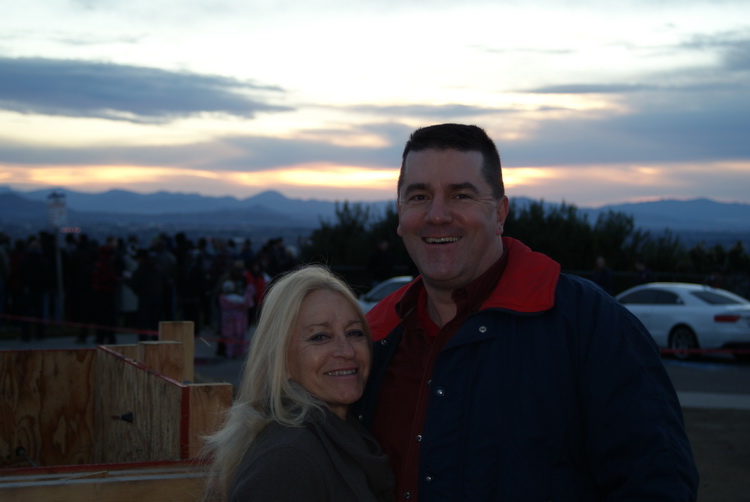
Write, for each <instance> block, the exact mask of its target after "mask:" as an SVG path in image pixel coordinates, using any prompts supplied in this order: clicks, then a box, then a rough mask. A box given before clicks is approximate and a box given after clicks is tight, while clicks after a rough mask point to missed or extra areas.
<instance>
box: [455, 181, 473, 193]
mask: <svg viewBox="0 0 750 502" xmlns="http://www.w3.org/2000/svg"><path fill="white" fill-rule="evenodd" d="M449 187H450V189H451V190H453V191H454V192H458V191H461V190H471V191H472V192H474V193H479V188H478V187H477V186H476V185H475V184H474V183H469V182H468V181H467V182H465V183H454V184H452V185H449Z"/></svg>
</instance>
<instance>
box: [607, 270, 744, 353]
mask: <svg viewBox="0 0 750 502" xmlns="http://www.w3.org/2000/svg"><path fill="white" fill-rule="evenodd" d="M616 298H617V299H618V300H619V301H620V303H622V304H623V305H625V307H626V308H627V309H628V310H630V311H631V312H632V313H633V314H635V316H636V317H637V318H638V319H640V321H641V322H642V323H643V325H644V326H646V329H648V331H649V333H651V336H652V337H654V341H655V342H656V344H657V345H658V346H659V347H660V348H663V349H669V350H668V351H665V352H671V353H672V354H673V355H674V356H675V357H677V358H679V359H686V358H688V357H690V356H692V355H697V354H700V353H701V351H702V350H706V351H708V350H719V349H725V350H728V351H731V350H733V349H734V350H736V349H739V350H740V352H733V353H734V355H735V357H736V358H737V359H743V360H748V359H750V352H748V351H747V349H750V301H748V300H746V299H745V298H743V297H741V296H739V295H736V294H734V293H731V292H729V291H726V290H724V289H717V288H711V287H708V286H702V285H700V284H687V283H681V282H652V283H648V284H642V285H640V286H635V287H633V288H630V289H628V290H626V291H623V292H622V293H620V294H619V295H617V296H616ZM742 351H744V352H742Z"/></svg>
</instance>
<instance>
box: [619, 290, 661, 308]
mask: <svg viewBox="0 0 750 502" xmlns="http://www.w3.org/2000/svg"><path fill="white" fill-rule="evenodd" d="M655 301H656V291H654V290H653V289H641V290H639V291H634V292H632V293H630V294H627V295H625V296H623V297H622V298H620V302H621V303H630V304H637V305H646V304H652V303H654V302H655Z"/></svg>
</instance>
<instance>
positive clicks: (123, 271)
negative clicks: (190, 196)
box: [0, 231, 296, 357]
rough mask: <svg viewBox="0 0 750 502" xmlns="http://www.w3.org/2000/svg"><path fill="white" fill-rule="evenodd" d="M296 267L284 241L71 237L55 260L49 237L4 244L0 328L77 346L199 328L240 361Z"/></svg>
mask: <svg viewBox="0 0 750 502" xmlns="http://www.w3.org/2000/svg"><path fill="white" fill-rule="evenodd" d="M295 264H296V259H295V256H294V254H293V253H292V252H291V250H290V249H289V248H288V247H286V246H285V243H284V241H283V239H282V238H276V239H271V240H269V241H268V242H266V243H265V244H264V245H263V246H261V247H260V249H257V250H255V249H253V246H252V241H251V240H250V239H249V238H247V239H244V240H241V241H239V242H238V241H235V240H233V239H218V238H199V239H197V241H193V240H191V239H189V238H188V237H187V236H186V234H185V233H177V234H175V235H173V236H170V235H167V234H164V233H162V234H160V235H157V236H155V237H154V238H152V239H150V240H149V241H148V242H140V241H139V239H138V238H137V237H135V236H129V237H127V238H121V237H115V236H112V237H107V238H106V239H104V240H103V241H101V242H100V241H98V240H96V239H93V238H89V237H88V236H87V235H86V234H66V235H65V238H64V240H63V242H62V245H61V246H60V253H59V256H58V254H57V243H56V241H55V236H54V235H53V234H51V233H49V232H44V231H43V232H39V233H37V234H33V235H30V236H28V237H26V238H19V239H15V240H12V239H11V238H10V237H9V236H8V235H5V234H0V314H6V315H5V316H3V318H2V319H0V322H2V323H3V324H4V325H5V327H6V328H8V329H14V328H15V329H17V330H18V331H19V336H20V337H21V339H22V340H30V339H31V338H32V337H35V338H43V337H44V336H45V333H46V330H47V324H48V323H49V322H50V321H53V320H54V321H56V322H59V321H62V322H63V323H66V324H67V325H68V326H69V327H71V328H72V329H74V330H76V331H77V334H78V341H79V342H80V343H85V342H87V341H88V340H89V339H90V337H91V336H93V339H94V340H95V341H96V343H115V342H116V332H117V331H118V330H121V329H123V328H127V329H133V330H137V331H138V333H139V338H140V339H142V340H146V339H151V338H153V337H154V336H155V333H156V331H157V330H158V324H159V321H162V320H186V321H193V322H194V323H195V330H196V333H198V332H200V331H201V329H202V328H204V327H207V326H208V327H212V328H213V329H214V332H215V333H216V334H217V335H219V336H221V337H222V341H221V342H220V343H219V344H218V347H219V348H218V354H219V355H227V356H233V357H237V356H239V355H240V354H241V352H242V347H243V346H244V344H245V342H246V341H245V340H243V339H242V338H243V337H244V334H245V332H246V331H247V327H248V325H251V324H252V323H253V322H254V320H255V316H256V306H257V305H258V304H259V302H260V299H261V298H262V296H263V294H264V291H265V288H266V285H267V283H268V281H269V280H270V278H272V277H274V276H276V275H277V274H279V273H282V272H284V271H286V270H289V269H290V268H292V267H294V266H295ZM234 294H238V295H239V297H240V298H242V302H241V305H239V306H238V305H237V302H236V301H233V300H234V298H233V297H232V295H234ZM61 299H62V301H61ZM243 326H244V331H243V332H242V334H241V335H240V334H239V332H240V330H242V327H243ZM224 337H229V338H231V339H237V338H238V337H239V338H240V339H239V340H234V341H232V340H229V341H228V340H225V339H223V338H224Z"/></svg>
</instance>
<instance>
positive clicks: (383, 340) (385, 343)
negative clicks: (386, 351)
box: [380, 338, 388, 345]
mask: <svg viewBox="0 0 750 502" xmlns="http://www.w3.org/2000/svg"><path fill="white" fill-rule="evenodd" d="M380 345H388V340H386V339H385V338H383V339H382V340H380Z"/></svg>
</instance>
